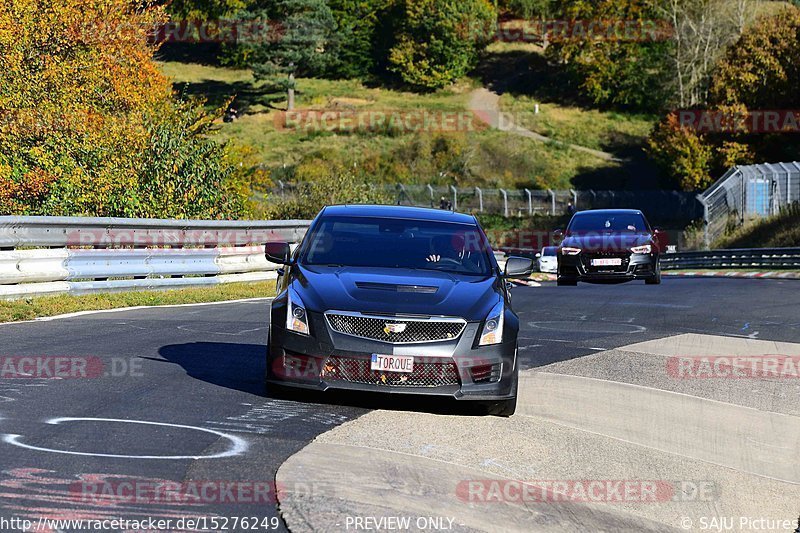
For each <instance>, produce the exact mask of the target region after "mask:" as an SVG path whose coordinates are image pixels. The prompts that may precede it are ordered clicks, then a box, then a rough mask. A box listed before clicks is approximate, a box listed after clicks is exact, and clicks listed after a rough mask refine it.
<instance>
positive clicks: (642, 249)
mask: <svg viewBox="0 0 800 533" xmlns="http://www.w3.org/2000/svg"><path fill="white" fill-rule="evenodd" d="M652 251H653V247H652V246H651V245H649V244H645V245H644V246H634V247H633V248H631V252H633V253H635V254H649V253H651V252H652Z"/></svg>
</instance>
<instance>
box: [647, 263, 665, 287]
mask: <svg viewBox="0 0 800 533" xmlns="http://www.w3.org/2000/svg"><path fill="white" fill-rule="evenodd" d="M644 282H645V284H646V285H661V265H660V264H659V265H656V273H655V275H654V276H653V277H652V278H648V279H646V280H644Z"/></svg>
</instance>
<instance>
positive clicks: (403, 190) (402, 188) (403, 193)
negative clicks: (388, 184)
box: [397, 183, 409, 205]
mask: <svg viewBox="0 0 800 533" xmlns="http://www.w3.org/2000/svg"><path fill="white" fill-rule="evenodd" d="M397 188H398V189H399V190H400V195H399V196H398V198H397V205H400V204H401V203H402V202H403V197H404V196H405V197H406V198H408V197H409V196H408V194H407V193H406V186H405V185H403V184H402V183H399V184H398V185H397Z"/></svg>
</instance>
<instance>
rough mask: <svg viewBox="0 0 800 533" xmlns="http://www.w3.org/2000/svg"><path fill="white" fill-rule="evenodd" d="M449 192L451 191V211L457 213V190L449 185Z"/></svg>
mask: <svg viewBox="0 0 800 533" xmlns="http://www.w3.org/2000/svg"><path fill="white" fill-rule="evenodd" d="M450 190H451V191H453V211H458V189H456V186H455V185H451V186H450Z"/></svg>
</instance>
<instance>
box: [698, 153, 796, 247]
mask: <svg viewBox="0 0 800 533" xmlns="http://www.w3.org/2000/svg"><path fill="white" fill-rule="evenodd" d="M697 199H698V200H699V201H700V203H701V204H702V206H703V210H704V214H703V219H704V220H705V234H704V241H705V246H706V248H708V247H710V246H711V243H713V242H714V241H716V240H717V239H719V238H720V237H721V236H722V235H723V234H725V233H726V232H727V231H730V230H731V229H732V228H735V227H737V226H741V225H742V224H744V223H745V222H747V221H749V220H753V219H756V218H764V217H768V216H770V215H774V214H776V213H778V212H779V211H780V210H781V208H783V207H785V206H788V205H789V204H791V203H793V202H800V163H797V162H794V163H765V164H761V165H749V166H739V167H734V168H732V169H730V170H729V171H728V172H727V173H726V174H725V175H724V176H723V177H722V178H721V179H720V180H719V181H717V182H716V183H715V184H714V185H712V186H711V187H710V188H709V189H708V190H707V191H705V192H704V193H702V194H700V195H699V196H698V197H697Z"/></svg>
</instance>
